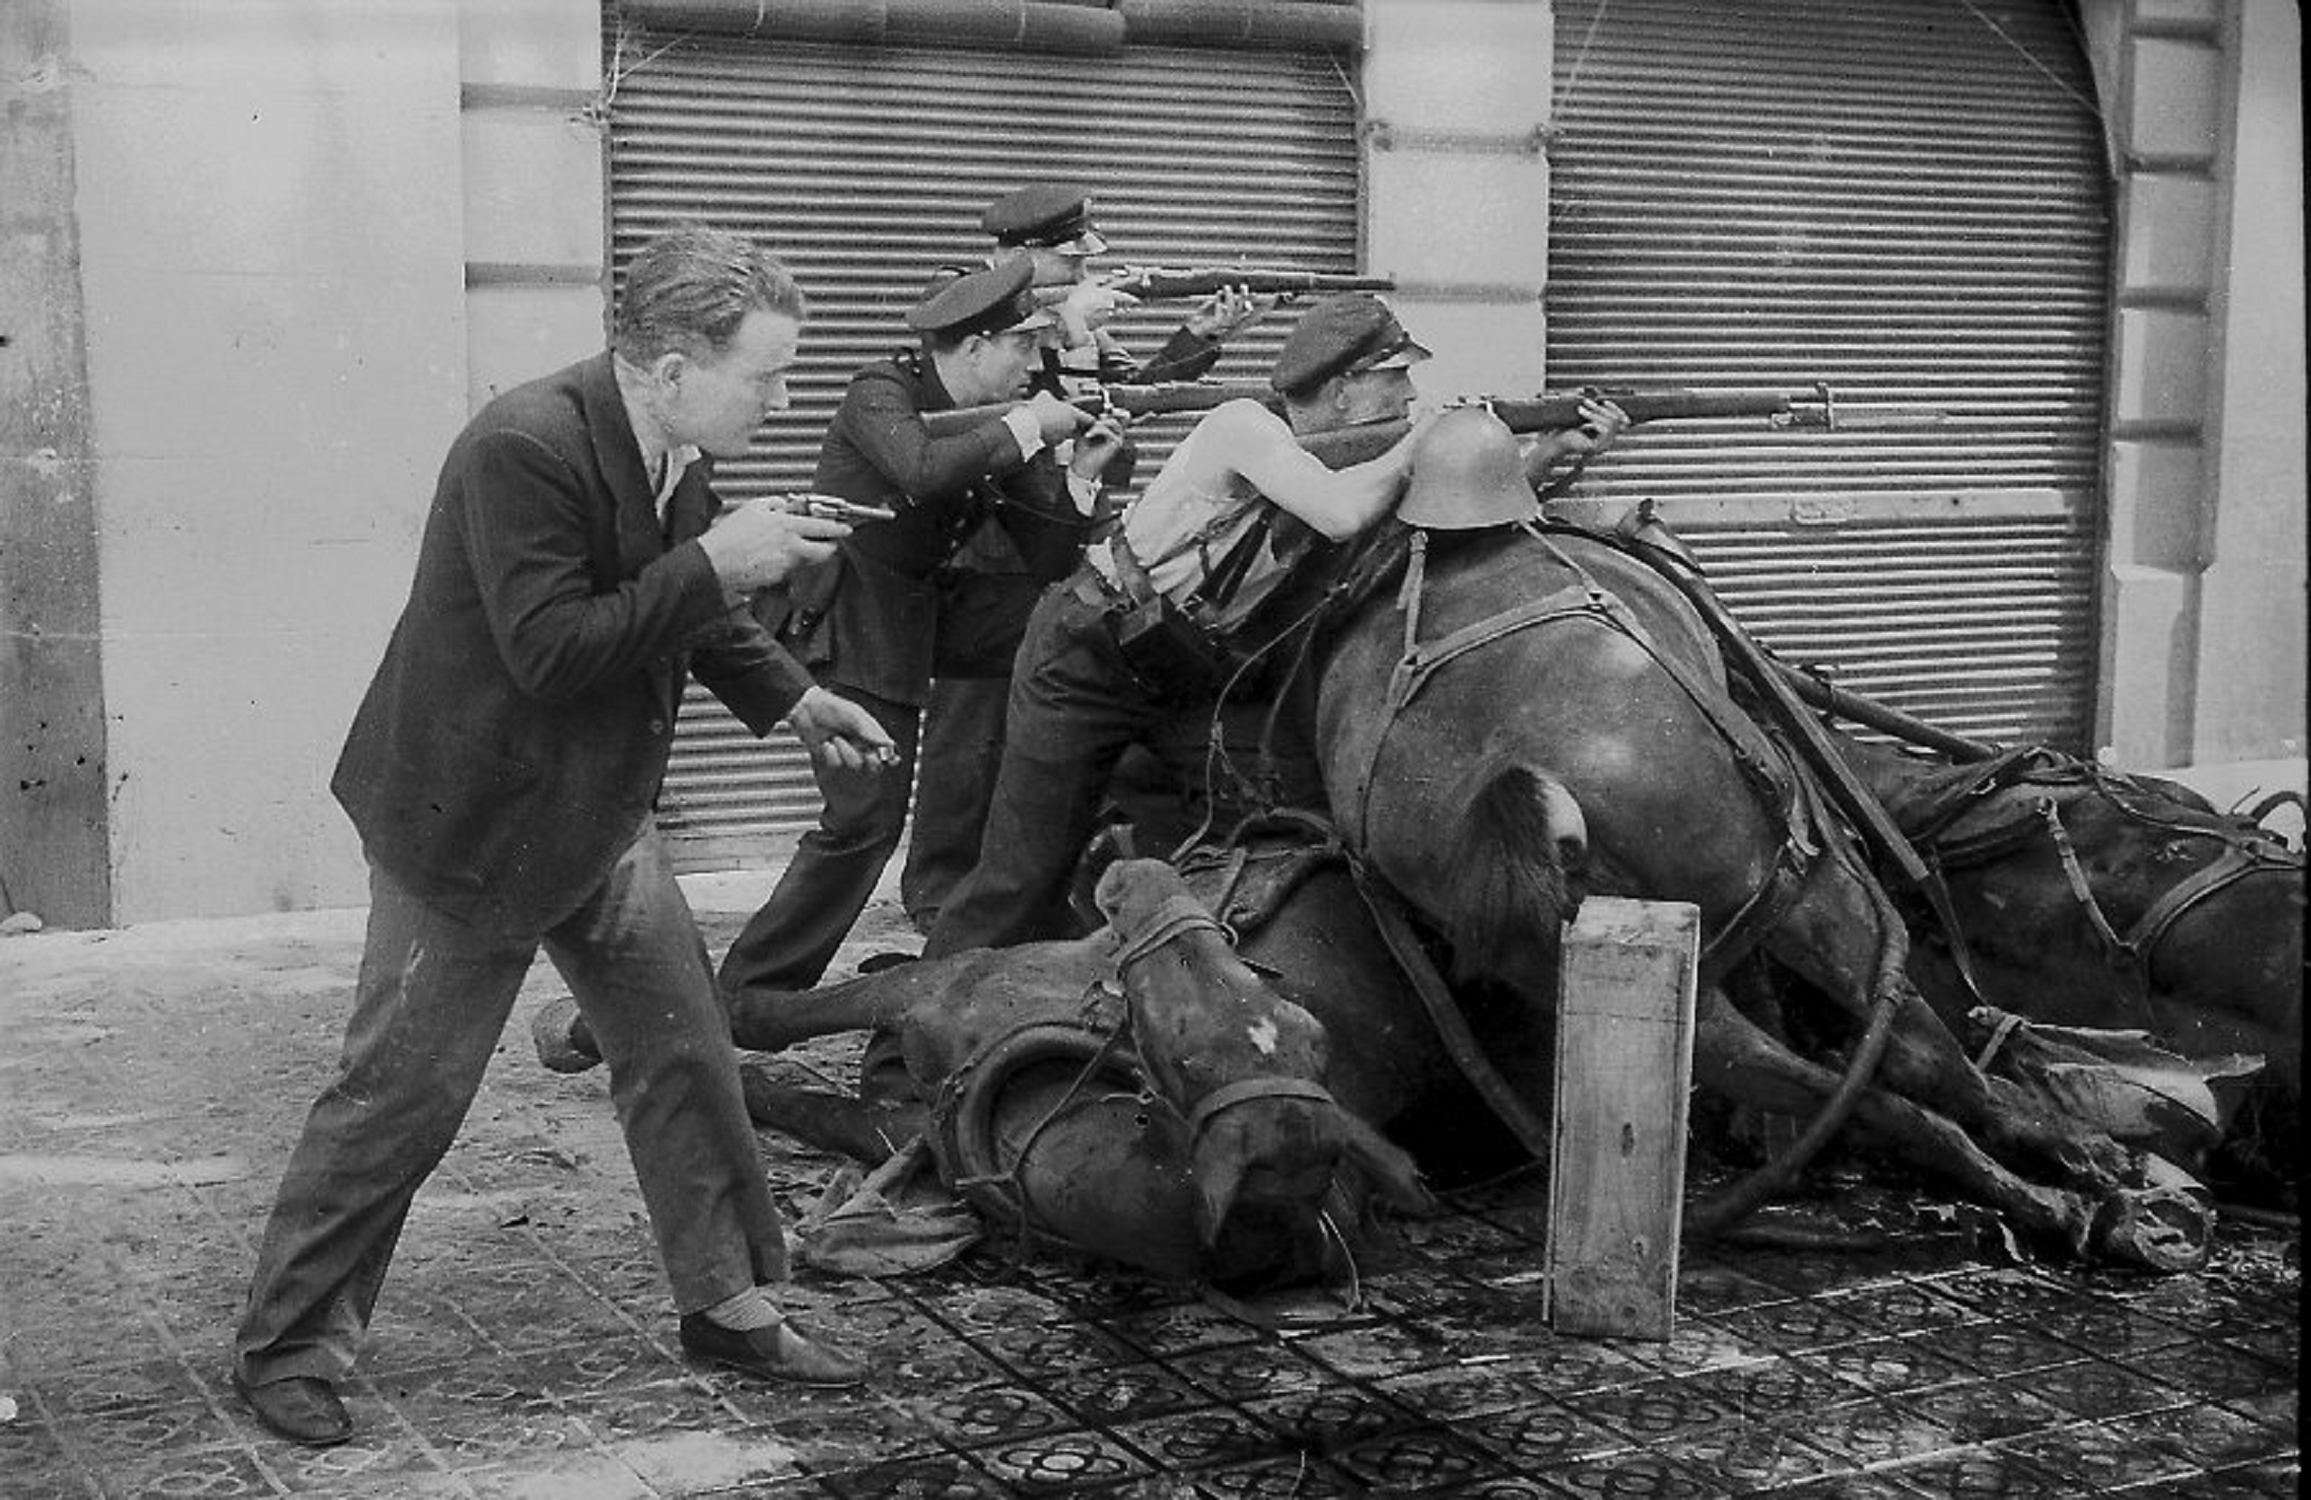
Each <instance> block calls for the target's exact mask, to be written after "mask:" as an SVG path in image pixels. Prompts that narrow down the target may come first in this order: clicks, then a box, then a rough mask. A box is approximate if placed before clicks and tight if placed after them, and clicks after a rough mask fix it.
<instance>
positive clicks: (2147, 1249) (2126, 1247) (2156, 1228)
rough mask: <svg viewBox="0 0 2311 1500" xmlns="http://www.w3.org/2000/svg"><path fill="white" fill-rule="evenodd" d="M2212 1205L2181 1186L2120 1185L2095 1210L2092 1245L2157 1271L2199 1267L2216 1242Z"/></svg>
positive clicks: (2102, 1253) (2108, 1255)
mask: <svg viewBox="0 0 2311 1500" xmlns="http://www.w3.org/2000/svg"><path fill="white" fill-rule="evenodd" d="M2214 1235H2215V1216H2214V1210H2213V1209H2212V1208H2211V1207H2209V1206H2208V1204H2207V1202H2206V1200H2205V1199H2203V1198H2201V1197H2200V1196H2199V1195H2197V1194H2195V1193H2191V1192H2186V1191H2183V1190H2181V1189H2177V1188H2149V1189H2122V1190H2121V1191H2119V1192H2116V1193H2113V1194H2111V1195H2110V1196H2109V1197H2108V1198H2106V1199H2104V1200H2103V1204H2102V1209H2101V1211H2100V1212H2099V1213H2097V1214H2096V1215H2095V1223H2094V1249H2095V1253H2096V1254H2098V1255H2099V1256H2101V1257H2102V1258H2104V1259H2106V1260H2115V1261H2123V1262H2125V1263H2127V1264H2129V1265H2136V1266H2141V1267H2143V1268H2144V1269H2145V1270H2150V1271H2159V1272H2176V1271H2195V1270H2198V1269H2199V1268H2200V1267H2201V1266H2204V1265H2205V1264H2206V1263H2207V1253H2208V1252H2209V1251H2210V1250H2211V1249H2212V1248H2213V1247H2214Z"/></svg>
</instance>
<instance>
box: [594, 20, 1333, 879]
mask: <svg viewBox="0 0 2311 1500" xmlns="http://www.w3.org/2000/svg"><path fill="white" fill-rule="evenodd" d="M608 53H609V68H610V74H611V77H612V78H613V80H614V81H615V86H614V90H613V93H612V96H611V99H610V112H611V132H610V141H611V156H610V219H611V252H612V258H613V262H614V264H615V265H616V266H618V267H620V268H623V266H624V264H625V262H626V260H627V259H628V258H630V257H631V256H632V255H633V253H634V252H635V250H636V249H637V248H639V247H640V245H641V244H642V243H643V242H644V241H645V240H647V239H648V238H649V237H650V236H652V235H653V234H656V233H658V232H659V231H661V230H663V229H666V228H668V227H670V226H672V225H674V224H676V223H679V222H686V221H687V222H705V223H709V224H712V225H714V226H716V227H719V228H724V229H730V230H734V231H737V232H739V233H742V234H746V235H749V236H752V237H754V238H756V239H757V240H759V241H760V242H761V243H763V244H765V245H768V246H770V247H771V248H773V249H774V250H776V251H777V252H778V253H779V255H780V256H781V257H782V258H783V259H784V260H785V261H786V262H787V264H788V265H789V266H790V267H791V268H792V269H793V271H794V273H795V275H796V277H797V279H799V280H800V281H801V282H802V285H803V288H804V290H805V292H807V293H808V294H809V297H810V299H811V316H810V322H809V325H808V326H807V327H806V328H805V329H804V332H803V345H802V359H801V363H800V365H799V366H798V368H797V369H796V371H795V372H794V375H793V377H792V379H791V380H790V382H789V385H790V387H791V389H792V392H793V397H794V407H793V409H792V410H791V411H789V412H786V413H784V414H782V415H781V416H779V417H777V418H774V419H773V420H772V421H771V422H770V423H768V424H767V425H766V426H765V427H764V429H763V431H762V433H761V434H760V435H759V436H758V437H757V439H756V442H755V445H754V451H753V452H752V454H751V455H749V457H748V458H746V459H744V460H740V461H730V462H725V463H723V464H722V465H721V466H720V467H719V470H718V474H719V483H720V486H721V488H722V490H723V492H724V494H725V495H726V496H730V497H733V498H739V497H745V496H750V495H759V494H772V493H777V492H780V491H783V490H790V489H796V488H801V487H804V486H806V485H807V484H808V482H809V479H810V475H811V471H812V468H813V466H814V464H815V462H816V459H817V455H818V446H819V439H820V435H821V434H822V433H823V432H824V431H825V428H826V424H827V422H828V420H829V419H830V418H831V417H832V415H833V413H834V410H835V407H836V406H837V405H838V404H839V403H840V401H841V399H842V393H843V388H844V386H845V385H846V384H847V383H848V381H849V379H850V376H851V374H852V373H853V372H854V371H855V370H857V369H858V368H859V367H860V366H861V365H864V364H866V363H868V362H869V361H871V360H874V359H877V358H879V357H881V356H883V355H885V354H888V353H889V352H890V351H891V350H892V349H894V348H896V347H898V346H900V345H901V344H902V343H903V342H905V341H906V339H907V333H906V329H905V327H904V325H903V324H902V322H901V318H902V315H903V314H904V313H905V311H906V309H907V308H909V307H911V306H913V305H914V303H915V301H916V300H917V299H918V297H919V296H920V294H921V292H922V290H923V288H924V286H925V285H926V284H927V283H928V282H929V281H930V279H931V277H932V275H933V273H934V272H935V271H936V270H937V269H938V268H939V267H941V266H943V265H949V264H955V263H959V262H968V261H971V260H973V259H974V258H976V257H977V256H979V255H981V254H983V253H984V251H985V248H986V243H987V242H986V239H985V236H984V235H982V234H981V233H980V231H979V228H978V220H979V214H980V211H981V210H982V209H984V208H985V207H986V205H987V204H988V203H989V202H990V201H992V200H993V199H995V198H996V197H999V196H1000V195H1002V194H1003V193H1005V192H1008V191H1010V190H1011V189H1013V188H1015V187H1018V186H1020V185H1021V184H1023V183H1025V182H1028V181H1032V180H1039V179H1051V180H1058V181H1066V182H1074V183H1079V184H1082V185H1083V186H1085V187H1087V188H1089V189H1090V190H1091V191H1092V193H1093V194H1094V197H1095V201H1096V206H1097V213H1098V221H1099V227H1100V232H1101V233H1102V234H1103V235H1104V236H1105V237H1106V238H1107V240H1108V241H1109V243H1110V246H1111V249H1110V252H1109V255H1108V257H1107V260H1108V261H1109V262H1113V263H1135V262H1136V263H1147V264H1161V265H1209V264H1214V263H1225V262H1231V261H1233V262H1245V263H1250V264H1258V265H1282V264H1290V265H1296V266H1300V267H1304V268H1307V269H1312V270H1320V271H1336V272H1354V271H1355V270H1356V269H1357V267H1356V254H1357V240H1358V228H1359V215H1358V202H1359V170H1358V156H1357V150H1356V134H1355V106H1354V101H1353V98H1352V96H1351V94H1350V92H1349V87H1348V80H1347V79H1346V77H1345V76H1344V75H1343V74H1342V73H1341V71H1340V67H1339V65H1338V64H1336V63H1335V62H1334V61H1333V60H1332V59H1331V58H1329V57H1327V56H1321V55H1306V56H1303V55H1299V54H1292V53H1281V52H1216V51H1208V50H1197V51H1185V50H1175V49H1156V48H1131V49H1127V50H1126V51H1125V52H1124V53H1123V54H1122V55H1121V56H1119V57H1110V58H1069V57H1023V56H1021V55H1019V54H1016V53H994V52H984V53H982V52H973V51H962V50H946V51H928V50H914V49H904V48H856V47H843V46H838V45H833V44H814V43H798V42H791V41H788V42H764V41H760V40H753V39H747V38H730V37H704V38H690V37H668V36H654V35H652V34H649V33H632V32H628V33H625V34H622V35H621V34H618V33H615V32H614V33H613V34H612V35H611V37H610V39H609V45H608ZM1188 311H1189V307H1188V305H1186V304H1180V303H1172V304H1162V305H1159V304H1148V305H1145V306H1143V307H1141V308H1139V309H1137V310H1135V311H1134V312H1132V313H1130V314H1128V315H1126V316H1124V317H1122V318H1120V319H1118V320H1117V322H1116V324H1115V331H1116V332H1117V333H1118V334H1119V335H1120V336H1121V337H1122V339H1123V341H1124V343H1125V345H1126V347H1128V348H1130V349H1132V350H1133V351H1135V352H1137V353H1140V354H1142V355H1143V356H1144V355H1146V354H1151V353H1153V352H1154V350H1155V349H1156V347H1157V346H1158V345H1160V344H1161V343H1162V342H1163V340H1164V338H1165V337H1166V336H1167V335H1168V334H1169V332H1170V331H1171V330H1172V329H1173V328H1175V327H1177V326H1178V324H1179V322H1180V320H1181V319H1182V318H1183V317H1184V316H1185V315H1186V313H1187V312H1188ZM1289 324H1290V320H1289V319H1288V318H1282V317H1276V318H1270V319H1268V320H1266V321H1265V322H1264V323H1263V324H1262V325H1261V326H1259V327H1256V328H1254V329H1251V330H1248V331H1247V332H1246V333H1244V334H1242V335H1239V336H1238V337H1237V338H1236V339H1234V340H1231V342H1230V343H1229V346H1228V349H1227V352H1226V354H1225V355H1224V356H1223V358H1222V360H1221V363H1220V366H1219V368H1218V369H1217V370H1215V371H1214V372H1213V373H1214V376H1215V378H1218V379H1222V380H1256V379H1259V378H1261V377H1262V376H1264V375H1265V373H1266V371H1267V368H1268V365H1269V363H1270V362H1271V361H1272V360H1273V359H1274V357H1275V352H1276V349H1277V347H1278V346H1279V344H1280V343H1281V341H1282V339H1283V335H1284V332H1285V330H1286V329H1287V328H1288V327H1289ZM1190 420H1191V419H1189V418H1187V417H1177V418H1163V419H1156V418H1151V419H1149V420H1147V421H1146V422H1144V423H1142V424H1140V425H1139V426H1137V427H1135V428H1134V440H1135V442H1136V443H1137V444H1138V446H1139V449H1140V453H1141V458H1140V465H1139V471H1138V472H1139V474H1140V475H1141V476H1142V477H1145V476H1147V475H1151V474H1153V473H1154V472H1155V470H1156V468H1157V467H1158V466H1159V465H1160V464H1161V462H1162V460H1163V457H1164V455H1165V454H1167V453H1168V452H1169V451H1170V450H1171V447H1172V446H1173V445H1174V444H1175V443H1177V442H1178V440H1179V439H1180V437H1181V436H1183V435H1184V434H1185V433H1186V431H1187V428H1188V425H1189V422H1190ZM817 808H818V797H817V792H816V789H815V788H814V787H813V786H812V784H811V779H810V774H809V769H808V767H807V765H806V764H805V763H804V760H803V757H802V754H801V751H800V748H799V747H798V746H796V745H795V744H794V743H793V742H792V741H791V740H790V739H787V738H786V737H784V736H779V737H774V738H773V739H772V740H770V741H768V742H763V741H757V740H755V739H754V738H752V736H750V735H748V734H747V732H746V731H745V729H744V728H743V727H742V726H741V725H739V724H738V722H737V721H736V720H735V719H733V718H731V717H730V716H729V714H728V713H726V712H725V711H724V710H723V709H722V707H721V706H720V705H719V704H717V703H715V702H714V701H713V700H712V699H711V698H709V697H707V696H705V695H704V693H703V692H702V691H700V690H699V689H697V688H696V687H695V686H694V687H693V688H692V689H691V695H690V697H689V699H688V700H687V701H686V702H685V704H684V707H683V711H682V716H681V721H680V725H679V727H678V730H677V733H676V737H675V749H674V763H673V766H672V768H671V770H670V771H669V773H668V777H667V784H666V789H665V793H664V796H663V797H662V799H661V807H660V816H661V819H662V822H663V825H664V827H665V828H666V829H667V831H668V832H669V833H670V834H671V835H672V836H673V838H674V840H675V850H676V857H677V860H678V862H679V863H680V865H681V867H682V868H684V869H706V868H731V867H736V866H743V865H748V864H759V863H762V862H764V861H766V860H767V859H769V858H771V857H773V856H774V855H775V853H776V851H775V849H773V848H772V847H770V846H769V845H768V843H767V841H766V840H765V839H764V838H763V837H762V835H763V834H765V833H770V832H785V831H790V830H794V829H797V828H801V827H805V826H807V825H808V824H809V823H810V821H811V820H812V819H813V818H814V817H815V816H816V814H817Z"/></svg>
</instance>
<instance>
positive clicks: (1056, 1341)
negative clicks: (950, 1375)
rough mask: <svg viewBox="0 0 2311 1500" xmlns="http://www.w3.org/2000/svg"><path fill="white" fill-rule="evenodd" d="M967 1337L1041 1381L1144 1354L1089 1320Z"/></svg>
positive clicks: (1029, 1377)
mask: <svg viewBox="0 0 2311 1500" xmlns="http://www.w3.org/2000/svg"><path fill="white" fill-rule="evenodd" d="M966 1337H967V1338H968V1341H969V1342H970V1344H971V1347H972V1348H974V1349H976V1350H978V1351H979V1352H980V1353H981V1354H984V1355H986V1356H987V1357H988V1358H989V1359H992V1360H994V1361H995V1362H996V1363H997V1364H998V1365H1000V1366H1002V1367H1003V1368H1004V1369H1005V1370H1007V1371H1009V1372H1010V1373H1011V1374H1012V1375H1015V1376H1017V1377H1019V1378H1021V1379H1024V1380H1040V1379H1043V1378H1046V1377H1048V1376H1051V1375H1056V1374H1059V1373H1061V1372H1063V1371H1072V1370H1098V1369H1105V1368H1107V1367H1108V1366H1110V1365H1120V1364H1129V1363H1131V1362H1132V1361H1134V1360H1138V1359H1142V1358H1144V1357H1145V1356H1143V1355H1142V1354H1141V1353H1140V1352H1139V1351H1138V1350H1137V1349H1134V1348H1133V1347H1132V1346H1131V1345H1129V1344H1127V1343H1125V1342H1124V1341H1123V1340H1121V1339H1119V1338H1117V1337H1116V1336H1115V1335H1114V1334H1111V1333H1109V1332H1107V1331H1106V1330H1104V1329H1101V1328H1095V1327H1092V1326H1091V1325H1090V1324H1087V1323H1066V1322H1062V1323H1055V1324H1054V1323H1038V1324H1032V1325H1029V1326H1027V1327H1023V1328H990V1329H986V1330H983V1331H974V1332H972V1333H970V1334H969V1335H967V1336H966Z"/></svg>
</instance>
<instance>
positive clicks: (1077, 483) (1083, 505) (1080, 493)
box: [1067, 469, 1099, 516]
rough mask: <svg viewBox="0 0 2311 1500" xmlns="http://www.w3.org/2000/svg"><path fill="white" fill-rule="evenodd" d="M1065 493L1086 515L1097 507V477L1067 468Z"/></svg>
mask: <svg viewBox="0 0 2311 1500" xmlns="http://www.w3.org/2000/svg"><path fill="white" fill-rule="evenodd" d="M1067 494H1068V498H1070V499H1072V500H1073V501H1074V502H1075V508H1076V509H1077V510H1079V511H1081V512H1082V513H1083V514H1085V515H1087V516H1088V515H1090V514H1091V513H1092V512H1093V511H1094V510H1097V509H1098V508H1099V479H1098V478H1097V476H1086V475H1082V474H1078V473H1076V472H1075V471H1074V470H1073V469H1069V470H1068V471H1067Z"/></svg>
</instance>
